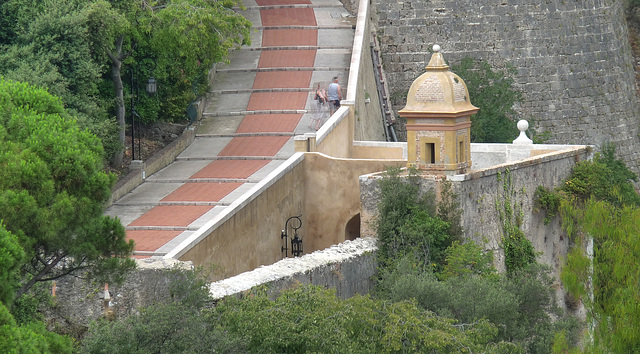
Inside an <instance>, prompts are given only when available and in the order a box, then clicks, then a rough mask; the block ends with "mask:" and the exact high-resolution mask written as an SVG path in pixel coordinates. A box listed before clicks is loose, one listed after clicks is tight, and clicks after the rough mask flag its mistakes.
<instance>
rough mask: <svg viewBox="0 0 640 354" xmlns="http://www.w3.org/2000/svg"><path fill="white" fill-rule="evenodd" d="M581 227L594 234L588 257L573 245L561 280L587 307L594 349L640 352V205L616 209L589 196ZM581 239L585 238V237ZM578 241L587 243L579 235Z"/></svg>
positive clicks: (587, 233)
mask: <svg viewBox="0 0 640 354" xmlns="http://www.w3.org/2000/svg"><path fill="white" fill-rule="evenodd" d="M583 210H584V212H583V213H582V219H581V226H582V231H583V232H584V234H581V235H588V236H589V237H592V238H593V256H592V259H591V257H590V256H589V254H587V252H586V251H585V250H583V249H581V248H578V247H575V248H574V249H572V251H571V253H570V254H569V255H568V257H567V264H566V266H565V268H563V271H562V281H563V283H564V284H565V287H566V288H567V290H568V291H569V292H570V293H571V294H572V295H573V296H575V297H576V298H579V299H580V300H581V301H582V303H583V304H584V305H585V306H586V308H587V310H588V314H589V320H590V321H593V322H592V323H593V324H594V327H593V335H594V336H593V339H594V342H593V346H594V348H595V349H594V350H595V351H601V350H602V351H607V352H616V353H633V352H637V351H639V350H640V309H639V308H638V301H637V299H638V298H639V297H640V288H638V283H639V282H640V267H639V266H638V261H637V260H638V257H640V230H638V225H640V208H638V207H635V206H623V207H616V206H615V205H612V204H609V203H608V202H606V201H598V200H596V199H593V198H592V199H590V200H589V201H587V203H586V205H585V206H584V209H583ZM583 237H584V236H583ZM581 241H582V242H580V244H585V243H586V242H587V240H586V239H584V238H583V239H582V240H581Z"/></svg>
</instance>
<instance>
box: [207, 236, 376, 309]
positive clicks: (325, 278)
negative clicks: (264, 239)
mask: <svg viewBox="0 0 640 354" xmlns="http://www.w3.org/2000/svg"><path fill="white" fill-rule="evenodd" d="M376 251H377V247H376V239H374V238H360V239H356V240H353V241H345V242H343V243H341V244H338V245H334V246H331V247H329V248H327V249H324V250H322V251H317V252H314V253H311V254H306V255H304V256H302V257H297V258H285V259H283V260H281V261H279V262H276V263H274V264H272V265H269V266H263V267H260V268H257V269H254V270H252V271H250V272H246V273H242V274H239V275H237V276H235V277H231V278H227V279H224V280H220V281H217V282H215V283H212V284H211V285H210V286H209V289H210V293H211V295H212V296H213V297H214V298H216V299H221V298H224V297H226V296H238V297H241V296H243V295H245V294H247V293H249V292H250V290H251V289H252V288H254V287H256V286H262V285H264V286H266V287H267V291H268V293H269V294H270V295H272V296H275V295H277V294H278V293H280V292H281V291H283V290H286V289H288V288H291V287H292V286H295V285H296V284H313V285H320V286H324V287H327V288H334V289H336V293H337V295H338V296H339V297H340V298H342V299H346V298H349V297H351V296H354V295H355V294H362V295H364V294H367V293H369V291H370V290H371V289H372V288H373V286H374V285H375V279H373V276H374V275H375V273H376V268H377V263H376Z"/></svg>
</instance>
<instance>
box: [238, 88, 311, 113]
mask: <svg viewBox="0 0 640 354" xmlns="http://www.w3.org/2000/svg"><path fill="white" fill-rule="evenodd" d="M308 96H309V93H308V92H254V93H252V94H251V96H249V103H248V104H247V111H259V110H265V109H271V110H282V109H304V107H305V105H306V104H307V97H308Z"/></svg>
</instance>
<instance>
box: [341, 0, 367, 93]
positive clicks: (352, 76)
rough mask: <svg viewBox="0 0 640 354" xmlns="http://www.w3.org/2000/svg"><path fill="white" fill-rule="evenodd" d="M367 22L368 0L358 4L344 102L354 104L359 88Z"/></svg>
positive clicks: (362, 0)
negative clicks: (347, 86) (347, 85)
mask: <svg viewBox="0 0 640 354" xmlns="http://www.w3.org/2000/svg"><path fill="white" fill-rule="evenodd" d="M368 20H369V0H360V2H359V4H358V17H357V20H356V30H355V33H354V35H353V49H352V50H351V65H350V67H349V88H348V89H347V94H346V97H345V98H346V100H347V101H350V102H355V100H356V93H357V89H358V86H359V84H360V83H359V82H358V77H359V76H360V64H361V63H360V62H361V61H362V51H363V50H366V49H367V48H368V47H365V42H366V44H367V45H368V44H369V41H368V40H366V41H365V39H368V37H367V36H368V35H369V34H368V33H365V29H366V28H367V21H368Z"/></svg>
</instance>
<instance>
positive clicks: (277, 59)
mask: <svg viewBox="0 0 640 354" xmlns="http://www.w3.org/2000/svg"><path fill="white" fill-rule="evenodd" d="M315 62H316V51H315V50H313V49H310V50H309V49H305V50H288V49H287V50H267V51H263V52H262V53H261V54H260V60H258V68H286V67H292V68H304V67H313V64H314V63H315Z"/></svg>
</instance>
